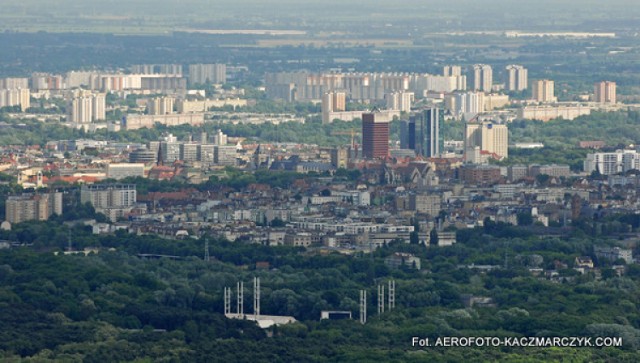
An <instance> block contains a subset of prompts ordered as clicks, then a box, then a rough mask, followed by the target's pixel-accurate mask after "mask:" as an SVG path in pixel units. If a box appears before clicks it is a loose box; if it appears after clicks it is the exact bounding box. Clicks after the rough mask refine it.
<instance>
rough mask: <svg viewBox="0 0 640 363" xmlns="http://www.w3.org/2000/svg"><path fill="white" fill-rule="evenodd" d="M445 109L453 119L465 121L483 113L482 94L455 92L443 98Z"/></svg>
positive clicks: (483, 101) (483, 97)
mask: <svg viewBox="0 0 640 363" xmlns="http://www.w3.org/2000/svg"><path fill="white" fill-rule="evenodd" d="M445 108H447V109H448V110H450V111H451V113H452V114H453V115H454V116H455V117H462V116H465V117H466V118H467V119H470V118H472V117H474V116H475V115H477V114H479V113H482V112H484V111H485V94H484V92H455V93H451V94H448V95H446V96H445Z"/></svg>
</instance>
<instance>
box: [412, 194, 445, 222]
mask: <svg viewBox="0 0 640 363" xmlns="http://www.w3.org/2000/svg"><path fill="white" fill-rule="evenodd" d="M441 203H442V197H441V196H440V195H436V194H411V196H410V197H409V209H411V210H414V211H416V212H418V213H425V214H428V215H430V216H432V217H435V216H437V215H438V214H439V213H440V209H441V207H440V204H441Z"/></svg>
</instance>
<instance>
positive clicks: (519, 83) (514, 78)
mask: <svg viewBox="0 0 640 363" xmlns="http://www.w3.org/2000/svg"><path fill="white" fill-rule="evenodd" d="M528 82H529V78H528V71H527V69H526V68H524V67H523V66H520V65H515V64H511V65H508V66H507V84H506V88H507V91H522V90H525V89H527V84H528Z"/></svg>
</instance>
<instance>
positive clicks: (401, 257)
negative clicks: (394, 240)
mask: <svg viewBox="0 0 640 363" xmlns="http://www.w3.org/2000/svg"><path fill="white" fill-rule="evenodd" d="M384 263H385V265H387V266H389V267H391V268H400V266H408V267H410V268H415V269H416V270H419V269H420V258H419V257H416V256H414V255H412V254H410V253H403V252H396V253H394V254H393V255H391V256H389V257H387V258H385V259H384Z"/></svg>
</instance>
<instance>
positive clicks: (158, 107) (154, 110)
mask: <svg viewBox="0 0 640 363" xmlns="http://www.w3.org/2000/svg"><path fill="white" fill-rule="evenodd" d="M174 104H175V98H173V97H156V98H152V99H150V100H149V101H148V102H147V114H149V115H169V114H172V113H173V107H174Z"/></svg>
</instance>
